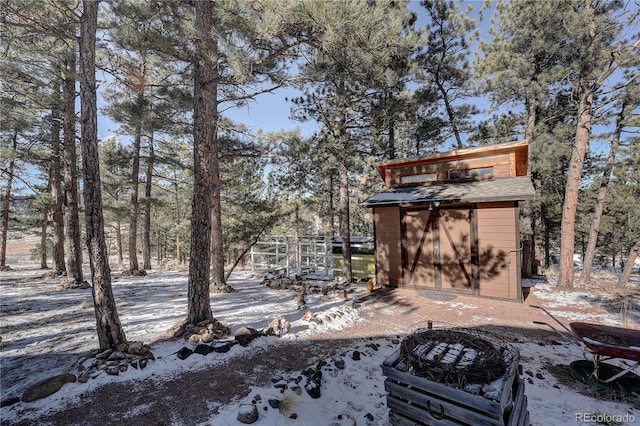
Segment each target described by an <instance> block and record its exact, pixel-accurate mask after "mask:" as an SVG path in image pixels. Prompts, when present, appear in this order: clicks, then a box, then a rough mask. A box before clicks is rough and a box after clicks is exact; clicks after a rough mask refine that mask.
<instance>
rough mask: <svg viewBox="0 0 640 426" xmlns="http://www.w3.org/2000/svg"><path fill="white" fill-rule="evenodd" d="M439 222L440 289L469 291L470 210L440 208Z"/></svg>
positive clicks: (471, 285)
mask: <svg viewBox="0 0 640 426" xmlns="http://www.w3.org/2000/svg"><path fill="white" fill-rule="evenodd" d="M439 213H440V217H439V220H438V226H439V236H440V256H439V258H440V259H439V260H440V262H439V263H440V271H441V283H442V289H443V290H457V291H472V290H473V282H474V279H473V271H472V265H471V211H470V209H468V208H467V209H442V210H440V211H439Z"/></svg>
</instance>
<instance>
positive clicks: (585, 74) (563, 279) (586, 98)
mask: <svg viewBox="0 0 640 426" xmlns="http://www.w3.org/2000/svg"><path fill="white" fill-rule="evenodd" d="M590 77H591V72H590V68H588V69H583V71H582V72H581V76H580V89H579V90H580V101H579V104H578V124H577V128H576V134H575V139H574V141H573V149H572V151H571V160H570V161H569V170H568V172H567V185H566V186H565V190H564V203H563V205H562V219H561V237H560V273H559V276H558V286H559V287H573V278H574V269H573V255H574V253H575V241H574V240H575V218H576V210H577V207H578V194H579V190H580V176H581V175H582V166H583V165H584V157H585V154H586V152H587V145H588V143H589V134H590V133H591V105H592V102H593V91H592V89H591V87H590Z"/></svg>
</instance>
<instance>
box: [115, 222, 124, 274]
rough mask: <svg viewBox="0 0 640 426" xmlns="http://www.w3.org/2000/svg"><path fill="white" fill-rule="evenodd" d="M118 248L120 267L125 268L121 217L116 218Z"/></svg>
mask: <svg viewBox="0 0 640 426" xmlns="http://www.w3.org/2000/svg"><path fill="white" fill-rule="evenodd" d="M116 250H117V251H118V267H120V268H124V256H123V254H122V224H121V223H120V218H116Z"/></svg>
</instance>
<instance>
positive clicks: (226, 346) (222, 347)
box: [212, 340, 237, 353]
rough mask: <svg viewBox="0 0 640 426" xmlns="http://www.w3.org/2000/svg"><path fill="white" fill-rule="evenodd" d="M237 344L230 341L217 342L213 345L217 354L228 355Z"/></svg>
mask: <svg viewBox="0 0 640 426" xmlns="http://www.w3.org/2000/svg"><path fill="white" fill-rule="evenodd" d="M236 343H237V342H236V341H233V340H229V341H226V342H216V343H214V344H213V346H212V348H213V350H214V351H215V352H218V353H227V352H229V350H230V349H231V347H232V346H233V345H235V344H236Z"/></svg>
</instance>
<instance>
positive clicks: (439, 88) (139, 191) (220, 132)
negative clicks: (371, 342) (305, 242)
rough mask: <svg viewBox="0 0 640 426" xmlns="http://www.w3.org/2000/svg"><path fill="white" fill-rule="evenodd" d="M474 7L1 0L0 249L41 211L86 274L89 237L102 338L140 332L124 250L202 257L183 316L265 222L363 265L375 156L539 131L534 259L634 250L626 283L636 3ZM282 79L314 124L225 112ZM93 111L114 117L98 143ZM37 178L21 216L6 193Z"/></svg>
mask: <svg viewBox="0 0 640 426" xmlns="http://www.w3.org/2000/svg"><path fill="white" fill-rule="evenodd" d="M459 4H460V3H458V2H455V1H444V0H440V1H430V0H423V1H421V2H420V6H419V7H409V6H410V5H409V3H408V2H407V1H406V0H405V1H394V2H381V1H373V2H372V1H364V0H362V1H356V0H353V1H352V0H349V1H327V2H324V1H316V0H298V1H284V2H283V1H276V0H265V1H260V2H257V1H250V0H246V1H245V0H220V1H216V2H213V1H194V2H189V1H187V2H185V1H177V0H175V1H174V0H166V1H162V2H138V1H132V0H113V1H104V2H98V1H92V0H83V1H81V2H80V1H78V2H72V1H65V0H21V1H18V0H0V10H1V11H0V16H1V18H2V32H1V34H0V47H1V49H2V50H1V52H2V55H1V56H0V69H1V71H2V79H1V81H0V85H1V90H0V96H1V100H0V108H1V114H2V120H1V121H0V144H1V148H2V149H1V150H0V167H1V173H2V188H1V189H2V194H1V196H2V202H3V208H2V248H1V250H0V267H6V266H7V265H6V245H7V235H8V232H9V230H11V229H16V228H17V227H18V226H20V227H24V228H27V227H34V226H38V227H39V228H41V229H42V231H41V232H42V236H43V238H42V244H41V246H42V248H43V249H42V250H41V259H40V260H41V265H42V267H43V268H45V267H49V259H48V257H47V256H50V258H51V260H50V263H51V266H50V268H51V269H52V272H53V274H54V275H66V276H67V277H68V278H69V279H71V280H75V281H83V280H84V276H83V268H82V265H83V263H84V259H83V252H86V253H87V255H88V257H89V265H90V269H91V281H92V286H93V293H94V301H96V303H95V309H96V319H97V324H98V335H99V342H100V347H101V348H108V347H121V346H126V344H127V341H126V337H125V336H124V332H123V331H122V327H121V326H120V324H119V320H118V316H117V309H116V306H115V301H114V300H113V296H112V294H111V278H110V271H111V269H110V267H111V265H110V264H109V260H110V259H115V261H116V262H117V264H118V266H119V267H122V268H123V269H125V270H127V271H129V272H130V273H143V271H144V270H147V269H152V268H153V267H160V266H161V265H162V264H163V263H164V262H167V261H168V260H171V261H173V262H176V263H179V264H185V265H187V264H188V268H189V282H188V316H187V318H186V319H185V321H184V322H183V323H182V327H179V329H178V332H180V331H181V330H182V329H184V327H186V326H187V325H189V324H195V323H198V322H201V321H205V320H211V319H212V318H213V312H212V309H211V305H210V300H209V292H210V289H211V286H226V285H227V284H226V279H227V275H225V265H227V266H230V265H233V266H235V264H237V263H238V262H240V261H241V259H242V255H243V254H244V253H246V251H247V250H248V248H249V247H250V246H251V244H253V243H255V239H256V237H257V236H259V235H261V234H263V233H266V232H282V233H292V232H293V233H294V234H295V235H298V236H300V235H303V234H325V235H327V234H328V235H336V236H340V237H341V241H342V242H343V247H342V253H343V257H344V259H343V276H344V278H345V279H347V280H350V279H351V278H352V273H351V257H350V245H349V241H350V236H351V235H352V234H368V233H371V215H370V212H368V211H366V210H364V209H363V208H362V207H361V206H360V205H359V204H360V202H361V201H362V200H363V199H364V198H365V197H366V196H367V195H368V194H370V193H371V192H372V191H374V190H376V189H377V188H379V187H380V183H379V179H378V178H377V177H376V176H375V168H374V167H373V164H374V163H375V162H376V161H380V160H387V159H393V158H400V157H406V156H419V155H428V154H431V153H436V152H440V151H444V150H450V149H460V148H467V147H473V146H479V145H483V144H493V143H499V142H505V141H512V140H521V139H526V140H527V141H528V142H529V147H530V152H529V173H530V176H531V179H532V181H533V183H534V187H535V189H536V196H535V197H534V199H533V200H532V201H530V202H527V203H523V205H522V208H521V212H522V215H523V217H522V225H523V226H522V229H521V232H522V234H523V240H524V243H523V249H524V251H523V253H524V260H525V261H524V262H523V263H524V266H523V274H524V276H532V275H533V274H534V273H535V271H536V268H537V263H536V262H537V261H539V260H542V261H543V263H544V265H545V266H549V265H550V263H551V262H552V259H553V258H554V256H553V255H554V253H559V256H558V262H559V272H560V276H559V282H558V284H559V285H560V286H563V287H570V286H572V285H573V282H574V264H573V262H574V260H573V258H574V254H575V253H578V254H581V255H582V258H583V259H584V266H583V269H582V274H583V278H584V279H587V280H588V279H590V276H591V273H592V272H591V271H592V270H593V266H594V265H596V264H603V263H609V264H612V266H614V267H615V265H616V264H622V265H624V271H623V272H622V274H621V278H620V282H619V285H620V286H622V285H624V283H625V282H626V280H627V279H628V276H629V274H630V273H631V267H632V265H633V261H634V260H635V256H636V255H637V251H638V246H639V244H640V189H639V188H640V185H639V184H640V148H639V147H640V144H639V143H638V131H639V126H640V123H639V121H638V116H639V114H638V112H639V102H638V100H639V99H640V92H639V89H638V87H640V84H639V83H640V81H639V80H640V77H639V74H638V69H639V67H638V64H639V60H640V59H639V58H640V42H639V41H638V13H639V11H638V7H637V4H636V3H634V2H633V1H630V0H627V1H604V0H560V1H556V2H536V1H532V0H528V1H523V0H516V1H498V2H497V3H487V4H486V5H484V6H480V5H479V4H471V5H470V6H469V7H468V8H467V9H465V10H460V9H459ZM473 6H476V7H478V10H476V11H473V10H472V8H473ZM472 12H473V13H472ZM489 15H490V16H491V25H490V29H489V31H488V32H485V33H480V31H479V30H478V25H479V21H480V20H484V19H487V17H488V16H489ZM418 16H420V18H421V19H420V20H418V19H417V18H418ZM474 16H475V17H477V18H474ZM97 78H99V80H97ZM283 87H289V88H292V89H295V92H296V93H298V94H297V95H296V96H294V97H293V98H292V99H289V102H290V106H291V118H292V120H294V121H298V122H304V121H312V122H315V123H317V128H318V131H317V132H316V133H315V134H313V135H310V136H306V135H302V134H301V133H300V131H299V130H292V129H289V130H287V129H284V130H282V131H281V132H278V133H265V132H262V131H257V132H256V131H252V130H249V129H248V128H247V127H246V125H245V124H244V123H236V122H233V121H232V120H230V119H229V118H228V117H227V116H225V113H226V112H227V111H229V110H230V109H234V108H240V107H246V106H250V104H251V103H252V102H254V101H255V99H256V97H257V96H259V95H260V94H264V93H269V92H275V91H277V90H279V89H281V88H283ZM99 93H100V94H101V95H102V102H100V110H98V98H97V96H98V94H99ZM78 99H79V101H80V102H79V105H80V108H79V110H78V108H77V100H78ZM484 104H489V105H490V106H489V107H488V109H487V110H481V106H482V105H484ZM98 116H105V117H109V118H110V119H111V120H113V121H114V122H116V123H118V124H119V126H120V127H119V129H117V135H116V136H113V137H109V138H107V139H104V140H98V135H97V119H98ZM34 170H35V173H36V174H37V182H35V181H33V182H31V181H27V180H24V179H21V177H22V176H24V175H25V173H26V172H27V171H28V172H29V173H30V174H31V173H33V171H34ZM26 185H30V187H29V188H28V190H27V189H26ZM26 193H29V194H34V195H33V197H34V198H33V200H34V202H33V207H34V209H35V211H34V212H31V213H32V214H31V215H30V216H29V221H28V222H27V223H25V222H24V218H25V216H23V215H18V214H16V213H17V212H16V211H12V209H11V207H10V206H11V205H12V204H11V200H14V199H16V198H17V197H22V196H24V195H25V194H26ZM81 195H82V198H81ZM13 205H15V204H13ZM21 220H22V222H20V221H21ZM82 220H84V229H83V230H81V223H82V222H81V221H82ZM49 246H50V250H47V249H46V247H49ZM136 271H137V272H136Z"/></svg>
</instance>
